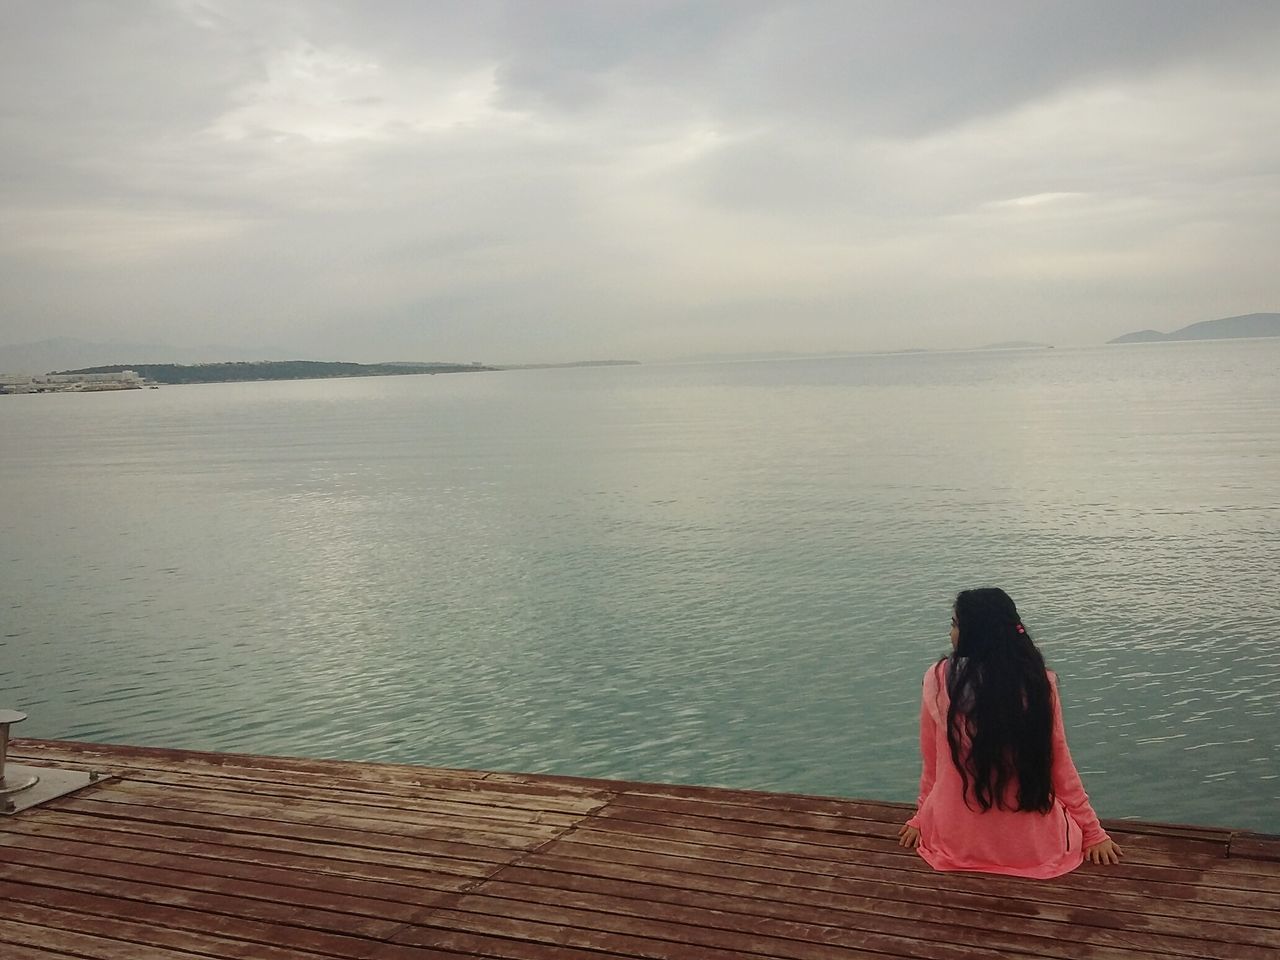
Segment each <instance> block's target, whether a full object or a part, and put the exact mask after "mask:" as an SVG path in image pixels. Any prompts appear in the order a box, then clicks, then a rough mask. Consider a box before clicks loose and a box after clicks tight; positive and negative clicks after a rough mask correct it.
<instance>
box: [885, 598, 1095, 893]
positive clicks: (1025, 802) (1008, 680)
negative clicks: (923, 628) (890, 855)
mask: <svg viewBox="0 0 1280 960" xmlns="http://www.w3.org/2000/svg"><path fill="white" fill-rule="evenodd" d="M952 644H953V647H954V652H953V654H952V656H950V657H948V658H946V659H945V660H942V661H940V662H938V663H936V664H934V665H933V666H932V667H930V668H929V670H928V671H927V672H926V673H925V677H924V684H923V695H922V697H921V709H920V753H921V758H922V761H923V763H922V773H921V778H920V795H919V799H918V801H917V811H916V815H915V816H914V817H912V819H911V820H910V821H908V823H907V826H906V827H904V828H903V837H904V843H906V845H908V846H917V849H918V850H919V852H920V855H921V856H922V857H923V858H924V859H925V860H926V861H928V862H929V863H930V864H931V865H932V866H933V867H935V868H936V869H938V870H977V871H983V872H989V873H1002V874H1008V875H1011V876H1026V877H1040V878H1047V877H1055V876H1059V875H1061V874H1063V873H1066V872H1068V871H1070V870H1073V869H1075V868H1076V867H1077V866H1079V865H1080V863H1081V862H1082V860H1083V858H1084V853H1085V850H1086V849H1088V848H1090V847H1093V846H1095V845H1097V844H1102V843H1107V845H1108V849H1110V843H1109V838H1108V837H1107V835H1106V833H1105V832H1104V831H1103V830H1102V827H1101V825H1100V824H1099V823H1098V817H1097V815H1096V814H1095V813H1094V812H1093V808H1092V807H1091V806H1090V805H1089V798H1088V796H1087V795H1086V794H1085V792H1084V786H1083V784H1082V783H1081V782H1080V776H1079V774H1078V773H1077V772H1076V769H1075V765H1074V764H1073V763H1072V761H1071V753H1070V750H1069V749H1068V748H1067V740H1066V733H1065V731H1064V729H1063V724H1062V710H1061V706H1060V703H1059V700H1058V690H1057V678H1056V677H1055V676H1054V674H1053V673H1052V672H1050V671H1048V670H1047V669H1046V668H1045V666H1044V659H1043V657H1041V655H1040V652H1039V651H1038V650H1037V649H1036V647H1035V645H1034V643H1032V641H1031V637H1030V635H1029V634H1028V633H1027V631H1026V629H1025V627H1024V626H1023V625H1022V622H1021V618H1020V617H1019V616H1018V613H1017V609H1016V607H1014V604H1013V601H1012V600H1010V599H1009V597H1008V596H1007V595H1006V594H1005V593H1004V592H1003V591H1001V590H996V589H994V588H985V589H983V590H976V591H964V592H962V593H961V594H960V595H959V596H958V597H957V598H956V606H955V616H954V617H953V619H952Z"/></svg>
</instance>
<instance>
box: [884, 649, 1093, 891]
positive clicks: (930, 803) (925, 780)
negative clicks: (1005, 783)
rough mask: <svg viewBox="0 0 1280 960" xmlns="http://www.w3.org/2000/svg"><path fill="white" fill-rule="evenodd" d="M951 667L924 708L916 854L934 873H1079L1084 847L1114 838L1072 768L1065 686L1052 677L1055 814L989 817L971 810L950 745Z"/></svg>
mask: <svg viewBox="0 0 1280 960" xmlns="http://www.w3.org/2000/svg"><path fill="white" fill-rule="evenodd" d="M945 669H946V662H945V661H944V662H943V663H939V664H934V666H932V667H930V668H929V672H928V673H926V674H925V676H924V696H923V698H922V704H921V708H920V753H921V756H922V757H923V759H924V770H923V772H922V773H921V775H920V798H919V800H918V801H917V802H916V815H915V816H914V817H912V818H911V819H910V820H908V821H907V823H908V824H909V825H910V826H913V827H916V828H917V829H919V831H920V845H919V846H918V847H917V850H918V851H919V853H920V856H922V857H923V858H924V859H925V860H926V861H927V862H928V863H929V865H930V866H932V867H933V868H934V869H935V870H976V871H980V872H982V873H1002V874H1005V875H1007V876H1012V877H1036V878H1039V879H1047V878H1049V877H1057V876H1061V875H1062V874H1064V873H1068V872H1069V871H1071V870H1074V869H1075V868H1076V867H1078V866H1080V864H1081V863H1082V862H1083V860H1084V848H1085V847H1088V846H1092V845H1093V844H1095V843H1100V842H1101V841H1103V840H1106V839H1108V838H1107V834H1106V832H1105V831H1104V830H1103V829H1102V826H1101V825H1100V824H1099V823H1098V816H1097V814H1095V813H1094V812H1093V807H1091V806H1090V805H1089V798H1088V796H1087V795H1086V794H1085V792H1084V784H1082V783H1081V782H1080V774H1078V773H1077V772H1076V767H1075V764H1074V763H1072V762H1071V754H1070V752H1069V751H1068V750H1067V736H1066V732H1065V731H1064V730H1063V728H1062V707H1061V705H1060V704H1059V702H1058V681H1057V677H1056V676H1054V674H1053V673H1052V672H1050V673H1049V686H1050V689H1051V690H1052V692H1053V767H1052V783H1053V792H1054V796H1055V799H1054V802H1053V808H1052V809H1051V810H1050V811H1049V812H1048V813H1034V812H1031V813H1028V812H1023V811H1014V810H1001V809H999V808H996V807H993V808H992V809H990V810H988V811H986V812H985V813H984V812H982V810H981V809H980V808H979V807H978V805H977V804H976V803H974V802H973V799H972V792H971V793H970V805H969V806H966V805H965V802H964V794H963V781H961V779H960V772H959V771H958V770H957V769H956V766H955V764H954V763H953V762H952V760H951V747H950V746H949V745H948V743H947V709H948V707H949V705H950V702H951V698H950V697H949V696H948V695H947V685H946V682H945V676H946V675H945V672H944V671H945Z"/></svg>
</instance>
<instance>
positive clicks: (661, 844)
mask: <svg viewBox="0 0 1280 960" xmlns="http://www.w3.org/2000/svg"><path fill="white" fill-rule="evenodd" d="M571 843H572V844H583V845H588V846H594V847H598V848H601V849H602V850H603V851H604V852H603V853H602V856H609V857H618V858H627V857H628V855H629V854H630V853H632V852H639V853H650V854H660V855H666V856H675V857H679V858H682V859H684V860H686V861H688V864H689V866H688V867H687V869H690V870H699V871H701V870H728V869H734V868H737V867H739V866H745V867H752V868H760V867H765V868H769V867H780V868H783V869H787V870H793V871H796V872H798V873H802V874H808V875H813V876H832V877H847V878H850V879H857V878H867V877H874V876H876V875H880V874H881V873H882V872H883V871H885V870H895V871H902V872H904V873H905V874H907V875H908V876H910V875H911V874H914V878H913V882H914V883H917V884H918V885H920V886H930V885H934V884H937V885H949V884H956V883H958V884H973V883H977V882H982V883H987V884H990V883H999V882H1000V880H999V878H996V877H991V876H985V875H978V874H963V873H938V872H935V871H934V870H933V869H932V868H930V867H929V866H928V864H925V863H924V862H923V861H918V860H915V859H911V858H905V857H897V856H885V855H879V854H864V855H862V856H860V857H855V858H850V859H848V860H845V861H815V860H814V859H812V858H809V857H804V856H796V855H791V854H787V853H781V852H777V851H768V850H764V851H759V850H752V849H746V848H744V847H739V848H732V847H724V846H708V845H705V844H699V843H697V842H696V841H693V840H691V839H689V838H684V837H682V836H681V835H680V834H678V833H676V834H674V835H664V836H646V835H642V834H638V833H630V834H625V833H618V832H614V831H595V830H590V829H582V828H579V829H578V830H575V831H574V832H573V833H572V834H570V835H569V836H568V837H566V838H565V839H562V840H559V841H557V842H556V843H554V844H549V845H548V846H547V847H545V848H544V850H545V851H546V852H553V853H560V852H564V851H566V850H568V849H569V847H568V846H567V845H568V844H571ZM1082 869H1084V868H1082ZM1183 879H1184V882H1182V883H1177V884H1174V883H1162V882H1157V881H1149V880H1139V879H1137V878H1133V877H1131V876H1123V877H1117V876H1115V875H1114V874H1113V875H1111V876H1107V875H1106V874H1104V873H1102V872H1101V871H1098V870H1094V871H1091V872H1090V873H1089V874H1088V875H1087V876H1081V875H1080V874H1079V872H1077V874H1074V875H1072V874H1068V875H1067V878H1065V879H1062V878H1060V879H1059V880H1058V881H1038V882H1036V883H1035V884H1034V887H1033V888H1034V889H1035V890H1037V891H1038V892H1037V894H1036V895H1037V896H1044V897H1050V896H1055V897H1056V896H1058V890H1059V889H1063V888H1065V889H1073V888H1075V889H1083V888H1086V887H1087V888H1089V889H1093V890H1097V891H1099V892H1104V893H1105V892H1109V891H1118V892H1130V893H1137V894H1139V895H1141V896H1151V897H1162V898H1165V899H1169V900H1174V901H1178V900H1187V899H1190V900H1194V901H1196V902H1200V903H1213V904H1221V905H1226V906H1240V907H1250V908H1254V907H1258V908H1260V907H1264V906H1265V905H1266V903H1271V904H1274V903H1275V900H1274V898H1267V900H1266V901H1265V902H1262V903H1260V902H1259V901H1260V898H1259V897H1258V896H1257V895H1256V894H1255V893H1254V892H1252V891H1240V890H1234V889H1231V888H1228V887H1201V886H1197V885H1196V883H1195V878H1194V877H1192V876H1190V875H1189V876H1188V877H1186V878H1183ZM1010 882H1012V883H1014V884H1016V885H1018V886H1019V887H1020V889H1031V888H1032V885H1029V884H1028V883H1027V882H1026V881H1017V880H1014V881H1010ZM962 889H967V888H962Z"/></svg>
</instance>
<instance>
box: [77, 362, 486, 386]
mask: <svg viewBox="0 0 1280 960" xmlns="http://www.w3.org/2000/svg"><path fill="white" fill-rule="evenodd" d="M496 369H497V368H496V367H486V366H484V365H483V364H480V363H341V362H339V363H326V362H323V361H319V360H257V361H254V360H246V361H239V362H234V363H194V364H182V363H113V364H110V365H108V366H105V367H84V368H82V369H80V370H58V371H55V372H56V373H57V374H59V375H70V374H94V373H119V372H121V371H123V370H134V371H137V373H138V374H139V376H141V377H142V378H143V379H145V380H148V381H150V382H151V383H166V384H178V383H232V382H237V381H245V380H318V379H323V378H332V377H400V376H406V375H413V374H425V373H475V372H477V371H484V370H496Z"/></svg>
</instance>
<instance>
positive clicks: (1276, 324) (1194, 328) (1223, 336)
mask: <svg viewBox="0 0 1280 960" xmlns="http://www.w3.org/2000/svg"><path fill="white" fill-rule="evenodd" d="M1243 337H1280V313H1246V314H1244V315H1243V316H1239V317H1223V318H1222V319H1221V320H1201V321H1200V322H1199V323H1193V324H1191V325H1190V326H1186V327H1183V328H1182V329H1181V330H1175V331H1173V333H1161V332H1160V331H1159V330H1138V331H1137V332H1135V333H1126V334H1125V335H1124V336H1122V337H1116V338H1115V339H1114V340H1108V341H1107V342H1108V343H1161V342H1164V341H1166V340H1234V339H1237V338H1243Z"/></svg>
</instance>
